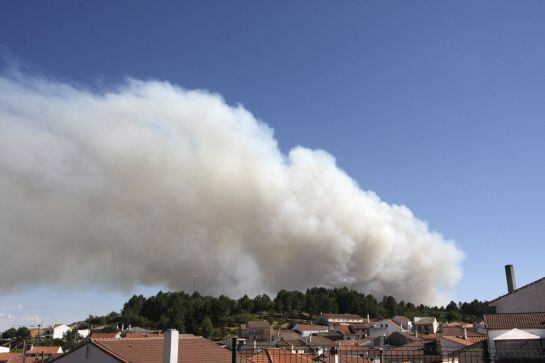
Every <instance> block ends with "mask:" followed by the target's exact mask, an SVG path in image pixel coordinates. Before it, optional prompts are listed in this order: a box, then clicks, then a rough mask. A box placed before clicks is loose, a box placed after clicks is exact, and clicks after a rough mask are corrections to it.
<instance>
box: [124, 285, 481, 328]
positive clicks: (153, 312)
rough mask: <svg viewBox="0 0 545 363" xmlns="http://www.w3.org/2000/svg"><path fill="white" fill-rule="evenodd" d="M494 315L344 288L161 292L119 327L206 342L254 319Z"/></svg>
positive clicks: (135, 302)
mask: <svg viewBox="0 0 545 363" xmlns="http://www.w3.org/2000/svg"><path fill="white" fill-rule="evenodd" d="M489 312H491V311H490V309H489V307H488V305H487V303H486V302H481V301H478V300H473V301H471V302H469V303H468V302H463V303H462V302H460V303H455V302H454V301H451V302H450V303H449V304H448V305H447V306H441V307H437V306H426V305H415V304H412V303H410V302H405V301H399V302H398V301H397V300H396V299H395V298H394V297H393V296H384V298H383V299H381V300H377V299H376V298H375V297H374V296H373V295H371V294H367V295H366V294H364V293H361V292H358V291H356V290H352V289H348V288H346V287H343V288H324V287H314V288H311V289H308V290H307V291H306V292H301V291H287V290H281V291H279V292H278V293H277V294H276V296H275V297H274V298H271V297H269V296H268V295H267V294H261V295H257V296H255V297H254V298H250V297H249V296H248V295H244V296H242V297H241V298H239V299H231V298H229V297H227V296H225V295H221V296H219V297H214V296H202V295H200V294H199V293H193V294H191V295H190V294H187V293H185V292H159V293H158V294H157V295H155V296H151V297H148V298H146V297H144V296H142V295H134V296H133V297H131V298H130V299H129V300H128V301H127V302H126V303H125V304H124V306H123V309H122V311H121V316H120V319H119V321H120V322H122V323H124V324H132V325H133V326H134V325H139V326H143V327H147V328H152V329H168V328H175V329H178V330H179V331H180V332H184V333H192V334H199V335H203V336H205V337H216V336H220V335H225V329H226V328H228V327H234V326H236V325H237V324H241V323H246V322H247V321H249V320H252V319H267V320H270V321H277V322H290V321H294V320H298V319H299V320H309V319H312V318H313V317H315V316H317V315H319V314H320V313H342V314H344V313H349V314H359V315H361V316H363V317H366V316H367V315H369V317H370V318H373V319H380V318H385V317H393V316H395V315H405V316H407V317H409V318H413V317H414V316H435V317H436V318H437V319H438V320H439V321H467V322H472V321H474V320H476V319H480V318H482V316H483V315H484V314H486V313H489Z"/></svg>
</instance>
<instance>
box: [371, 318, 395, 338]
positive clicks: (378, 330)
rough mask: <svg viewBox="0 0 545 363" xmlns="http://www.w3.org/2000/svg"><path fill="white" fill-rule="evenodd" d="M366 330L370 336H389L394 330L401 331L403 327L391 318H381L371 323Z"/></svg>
mask: <svg viewBox="0 0 545 363" xmlns="http://www.w3.org/2000/svg"><path fill="white" fill-rule="evenodd" d="M367 331H368V333H369V335H371V336H389V335H390V334H392V333H394V332H397V333H402V332H403V329H401V326H400V325H399V324H398V323H396V322H395V321H393V320H392V319H382V320H380V321H377V322H376V323H374V324H372V325H371V326H370V327H369V329H368V330H367Z"/></svg>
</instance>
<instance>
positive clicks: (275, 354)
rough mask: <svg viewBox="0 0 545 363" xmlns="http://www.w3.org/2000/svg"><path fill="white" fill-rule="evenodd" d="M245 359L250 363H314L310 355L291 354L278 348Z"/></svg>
mask: <svg viewBox="0 0 545 363" xmlns="http://www.w3.org/2000/svg"><path fill="white" fill-rule="evenodd" d="M247 359H248V361H250V362H252V363H279V362H282V363H283V362H286V363H287V362H290V363H291V362H293V363H314V361H313V360H312V356H310V355H307V354H297V353H292V352H290V351H287V350H284V349H280V348H271V349H265V350H263V351H261V352H259V353H257V354H254V355H252V356H250V357H248V358H247Z"/></svg>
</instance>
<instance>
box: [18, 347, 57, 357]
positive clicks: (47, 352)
mask: <svg viewBox="0 0 545 363" xmlns="http://www.w3.org/2000/svg"><path fill="white" fill-rule="evenodd" d="M42 353H43V354H45V355H52V354H62V348H61V347H59V346H52V347H40V346H35V347H32V349H30V350H27V352H26V354H27V355H36V354H42Z"/></svg>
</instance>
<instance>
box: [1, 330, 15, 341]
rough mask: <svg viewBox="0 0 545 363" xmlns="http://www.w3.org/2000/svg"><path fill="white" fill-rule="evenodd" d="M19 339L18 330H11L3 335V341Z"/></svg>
mask: <svg viewBox="0 0 545 363" xmlns="http://www.w3.org/2000/svg"><path fill="white" fill-rule="evenodd" d="M15 337H17V329H15V328H9V329H8V330H6V331H4V332H3V333H2V339H13V338H15Z"/></svg>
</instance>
